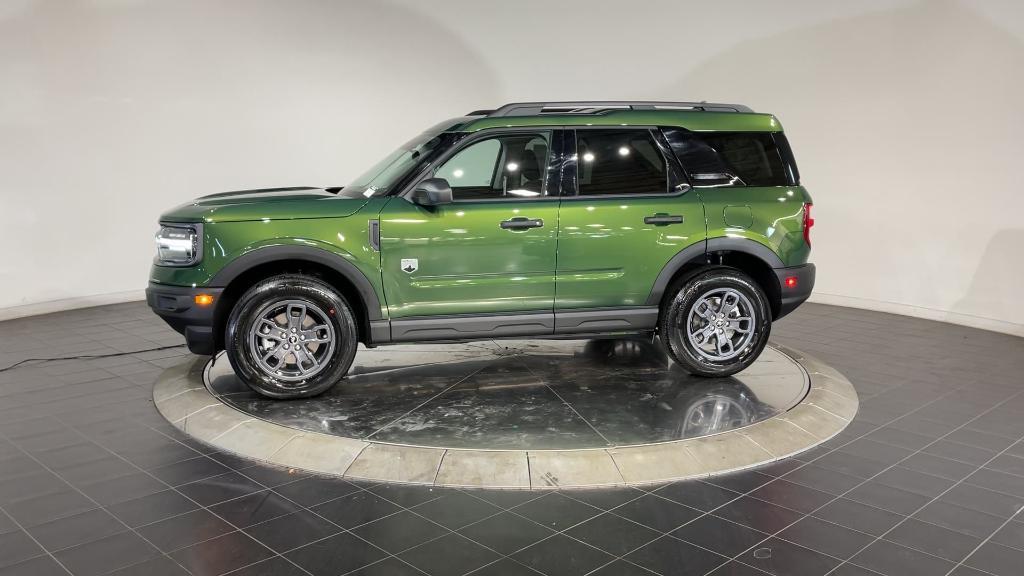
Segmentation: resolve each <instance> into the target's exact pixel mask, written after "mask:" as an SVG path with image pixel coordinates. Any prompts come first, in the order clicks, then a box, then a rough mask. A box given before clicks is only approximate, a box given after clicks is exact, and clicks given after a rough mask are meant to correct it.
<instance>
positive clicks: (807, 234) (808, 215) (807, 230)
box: [804, 202, 814, 246]
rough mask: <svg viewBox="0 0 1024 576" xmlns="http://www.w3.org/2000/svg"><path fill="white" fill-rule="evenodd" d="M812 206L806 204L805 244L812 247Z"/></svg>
mask: <svg viewBox="0 0 1024 576" xmlns="http://www.w3.org/2000/svg"><path fill="white" fill-rule="evenodd" d="M811 206H812V204H811V203H810V202H805V203H804V242H807V245H808V246H810V245H811V228H812V227H813V226H814V218H811Z"/></svg>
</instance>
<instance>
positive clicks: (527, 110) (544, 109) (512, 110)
mask: <svg viewBox="0 0 1024 576" xmlns="http://www.w3.org/2000/svg"><path fill="white" fill-rule="evenodd" d="M672 108H676V109H685V110H701V111H704V112H753V110H751V109H750V108H749V107H747V106H743V105H742V104H723V103H721V102H656V101H638V100H621V101H620V100H595V101H566V102H514V103H512V104H505V105H504V106H502V107H501V108H498V109H497V110H494V111H493V112H491V113H490V114H488V115H487V117H488V118H495V117H501V116H536V115H538V114H599V113H602V112H607V111H609V110H658V109H672ZM478 112H484V111H483V110H480V111H478Z"/></svg>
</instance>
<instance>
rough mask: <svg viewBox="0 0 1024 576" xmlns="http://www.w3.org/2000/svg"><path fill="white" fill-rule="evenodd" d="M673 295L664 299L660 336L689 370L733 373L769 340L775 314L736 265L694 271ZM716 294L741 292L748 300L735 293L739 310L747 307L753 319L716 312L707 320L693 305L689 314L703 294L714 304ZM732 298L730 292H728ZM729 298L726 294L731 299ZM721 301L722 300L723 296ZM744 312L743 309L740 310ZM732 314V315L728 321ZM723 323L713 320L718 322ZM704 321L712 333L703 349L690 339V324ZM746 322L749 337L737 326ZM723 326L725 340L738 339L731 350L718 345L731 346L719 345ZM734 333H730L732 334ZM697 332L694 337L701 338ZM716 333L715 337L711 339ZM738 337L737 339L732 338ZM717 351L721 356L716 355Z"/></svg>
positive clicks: (716, 375) (714, 374)
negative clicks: (718, 314) (727, 315)
mask: <svg viewBox="0 0 1024 576" xmlns="http://www.w3.org/2000/svg"><path fill="white" fill-rule="evenodd" d="M669 294H670V295H671V296H670V297H669V298H668V299H666V301H665V303H664V304H663V306H662V310H661V319H660V321H659V324H658V331H659V335H660V336H661V340H662V342H663V343H664V344H665V347H666V348H667V349H668V352H669V354H670V355H671V356H672V358H673V359H675V361H676V362H678V363H679V365H680V366H681V367H682V368H683V369H685V370H686V371H687V372H689V373H691V374H695V375H697V376H707V377H711V378H721V377H723V376H731V375H733V374H735V373H737V372H739V371H741V370H743V369H744V368H746V367H747V366H750V365H751V364H752V363H753V362H754V361H755V360H757V357H758V356H760V354H761V351H762V350H763V349H764V347H765V345H766V344H767V343H768V336H769V335H770V334H771V328H772V317H771V308H770V307H769V305H768V299H767V297H765V295H764V291H763V290H761V287H760V286H758V285H757V283H756V282H754V281H753V280H752V279H751V278H750V277H749V276H747V275H746V274H744V273H743V272H740V271H739V270H736V269H734V268H714V269H711V270H707V271H704V272H699V273H697V274H695V275H692V276H689V277H687V278H683V279H682V280H680V281H679V282H677V283H676V284H675V285H674V286H673V288H672V290H671V291H670V292H669ZM714 294H720V295H721V294H730V295H731V294H741V295H742V296H743V297H744V298H745V301H744V300H742V299H739V298H737V299H736V302H737V310H739V309H740V308H742V307H746V308H749V311H748V312H742V313H749V316H743V317H744V318H746V317H749V318H751V319H752V321H751V322H750V323H749V324H745V323H744V321H739V320H737V319H736V318H739V316H737V317H733V318H716V319H715V320H709V319H707V318H705V317H704V316H703V315H701V314H700V313H698V312H696V311H694V316H696V317H694V316H691V314H690V313H691V309H692V308H693V306H694V305H695V304H697V303H698V301H700V300H701V299H702V298H704V297H709V298H710V300H709V302H711V304H712V306H713V305H714V302H715V297H714V296H713V295H714ZM727 298H728V299H730V300H731V298H732V296H728V297H727ZM727 301H728V300H727ZM718 302H719V303H721V302H722V296H719V299H718ZM702 310H704V313H707V312H709V311H712V308H708V307H702ZM736 314H741V312H736ZM730 320H732V321H730ZM718 322H721V324H719V326H720V328H719V327H716V326H712V324H713V323H718ZM690 326H700V327H701V328H702V330H701V331H703V330H711V331H712V334H711V336H709V337H707V340H705V341H704V346H706V348H711V351H708V350H707V349H706V348H705V349H704V350H703V351H702V349H701V348H699V347H698V346H697V345H696V344H695V343H694V340H695V339H691V338H690V336H689V334H688V331H687V328H688V327H690ZM744 328H747V329H748V331H749V332H750V336H749V339H747V337H746V336H745V333H744V334H740V332H739V330H742V329H744ZM719 330H722V332H721V337H722V338H723V341H727V342H730V343H732V344H734V346H733V348H732V349H731V350H729V352H728V353H721V352H719V351H720V350H722V349H723V348H724V349H728V348H727V346H726V347H722V346H720V345H719V340H718V337H719V335H718V334H716V332H718V331H719ZM730 334H731V335H732V336H730ZM699 338H700V336H697V338H696V339H699ZM712 338H714V340H711V339H712ZM734 341H735V342H734ZM715 356H718V357H719V358H716V357H715Z"/></svg>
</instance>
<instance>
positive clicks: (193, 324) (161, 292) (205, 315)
mask: <svg viewBox="0 0 1024 576" xmlns="http://www.w3.org/2000/svg"><path fill="white" fill-rule="evenodd" d="M222 292H224V289H223V288H190V287H187V286H168V285H165V284H154V283H152V282H150V283H149V287H148V288H146V303H147V304H149V307H150V308H152V309H153V312H154V313H156V315H157V316H159V317H161V318H163V320H164V322H167V323H168V324H169V325H170V326H171V328H174V329H175V330H176V331H177V332H178V333H180V334H183V335H184V336H185V343H186V344H187V345H188V349H189V350H191V351H192V352H193V353H195V354H204V355H212V354H213V353H215V352H216V351H217V350H216V348H217V345H216V341H217V339H216V336H215V334H214V333H213V328H214V325H215V322H214V316H215V311H216V308H217V303H218V302H220V296H221V293H222ZM199 294H208V295H210V296H213V303H212V304H209V305H206V306H200V305H198V304H196V303H195V297H196V296H197V295H199Z"/></svg>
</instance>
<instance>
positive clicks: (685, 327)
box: [147, 102, 814, 398]
mask: <svg viewBox="0 0 1024 576" xmlns="http://www.w3.org/2000/svg"><path fill="white" fill-rule="evenodd" d="M810 209H811V198H810V196H809V195H808V194H807V191H806V190H804V188H803V187H802V186H800V179H799V174H798V173H797V168H796V163H795V162H794V160H793V154H792V152H791V150H790V147H789V143H788V142H787V140H786V137H785V135H783V133H782V126H781V125H780V124H779V121H778V120H777V119H776V118H775V117H774V116H772V115H771V114H757V113H754V112H753V111H751V110H750V109H749V108H747V107H745V106H739V105H733V104H717V103H708V102H529V103H516V104H508V105H505V106H502V107H501V108H498V109H496V110H479V111H476V112H472V113H470V114H469V115H467V116H465V117H462V118H456V119H452V120H449V121H447V122H443V123H441V124H438V125H437V126H435V127H433V128H431V129H429V130H427V131H426V132H424V133H423V134H421V135H420V136H418V137H416V138H414V139H412V140H411V141H409V142H408V143H406V144H405V145H404V146H402V147H401V148H399V149H398V150H396V151H395V152H393V153H392V154H391V155H389V156H388V157H386V158H384V159H383V160H381V161H380V162H379V163H378V164H376V165H375V166H373V167H372V168H370V169H369V170H368V171H367V172H366V173H365V174H363V175H362V176H360V177H359V178H356V179H355V180H354V181H353V182H352V183H351V184H349V185H348V186H345V187H338V188H306V187H303V188H276V189H266V190H244V191H239V192H226V193H222V194H213V195H210V196H204V197H202V198H199V199H198V200H196V201H194V202H192V203H189V204H185V205H183V206H179V207H177V208H175V209H173V210H171V211H170V212H167V213H165V214H164V215H163V216H162V217H161V218H160V226H161V227H160V231H159V233H158V234H157V236H156V244H157V255H156V259H155V261H154V264H153V268H152V272H151V274H150V284H149V288H148V290H147V300H148V303H149V305H150V306H151V307H152V308H153V310H154V311H155V312H156V313H157V314H159V315H160V316H161V317H163V318H164V320H166V321H167V322H168V323H169V324H170V325H171V326H172V327H174V328H175V329H176V330H178V331H179V332H181V333H182V334H184V335H185V340H186V341H187V343H188V347H189V349H191V350H192V351H193V352H195V353H197V354H213V353H216V352H217V351H219V350H226V351H227V356H228V358H229V359H230V362H231V365H232V366H233V368H234V370H235V372H236V373H237V374H238V376H239V377H240V378H241V379H242V380H244V381H245V382H246V383H247V384H248V385H249V386H251V387H252V388H253V389H254V390H256V391H258V392H259V393H261V394H264V395H266V396H270V397H274V398H296V397H305V396H312V395H315V394H319V393H321V392H323V391H325V390H327V389H328V388H330V387H331V386H333V385H334V384H335V383H337V382H338V381H339V380H341V379H342V377H344V376H345V374H346V372H347V371H348V369H349V366H350V365H351V364H352V360H353V357H354V356H355V353H356V348H357V346H358V343H359V342H362V343H363V344H364V345H366V346H367V347H374V346H377V345H381V344H392V343H400V342H425V341H442V340H443V341H464V340H474V339H489V338H509V337H517V338H519V337H549V338H550V337H554V338H562V337H568V338H593V337H595V336H605V335H619V334H629V333H643V334H650V333H656V334H657V335H658V336H659V337H660V340H661V342H662V343H663V344H664V346H665V347H666V349H667V350H668V352H669V353H670V354H671V355H672V357H673V358H674V359H675V360H676V361H678V363H679V364H680V365H681V366H682V367H683V368H684V369H685V370H688V371H689V372H691V373H693V374H698V375H701V376H728V375H730V374H734V373H736V372H738V371H740V370H743V369H744V368H746V367H747V366H749V365H750V364H751V363H752V362H753V361H754V360H755V359H756V358H757V356H758V354H760V352H761V350H762V349H763V348H764V346H765V344H766V343H767V340H768V335H769V332H770V330H771V324H772V321H773V320H777V319H779V318H780V317H782V316H784V315H785V314H787V313H789V312H790V311H792V310H793V309H794V308H796V307H797V306H798V305H800V303H802V302H803V301H804V300H806V299H807V297H808V295H809V294H810V292H811V288H812V287H813V285H814V265H813V264H808V263H807V258H808V254H809V252H810V249H811V245H810V239H809V236H808V234H809V232H810V230H811V226H812V224H813V223H814V221H813V220H812V219H811V216H810Z"/></svg>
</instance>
